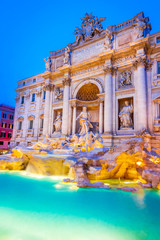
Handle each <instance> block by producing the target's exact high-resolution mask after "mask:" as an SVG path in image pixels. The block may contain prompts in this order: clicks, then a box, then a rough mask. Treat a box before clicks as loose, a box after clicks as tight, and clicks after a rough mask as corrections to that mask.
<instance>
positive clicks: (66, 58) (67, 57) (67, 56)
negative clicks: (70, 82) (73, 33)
mask: <svg viewBox="0 0 160 240" xmlns="http://www.w3.org/2000/svg"><path fill="white" fill-rule="evenodd" d="M70 51H71V50H70V47H69V46H67V47H66V48H65V53H64V64H68V65H70V63H71V62H70V58H71V56H70Z"/></svg>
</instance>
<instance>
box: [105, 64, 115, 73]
mask: <svg viewBox="0 0 160 240" xmlns="http://www.w3.org/2000/svg"><path fill="white" fill-rule="evenodd" d="M103 70H104V72H105V74H110V75H113V74H115V75H116V74H117V70H118V68H117V67H113V66H112V65H110V66H104V69H103Z"/></svg>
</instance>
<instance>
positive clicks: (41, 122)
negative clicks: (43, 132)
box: [40, 118, 44, 128]
mask: <svg viewBox="0 0 160 240" xmlns="http://www.w3.org/2000/svg"><path fill="white" fill-rule="evenodd" d="M43 122H44V120H43V118H42V119H40V128H43Z"/></svg>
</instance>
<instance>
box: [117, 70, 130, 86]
mask: <svg viewBox="0 0 160 240" xmlns="http://www.w3.org/2000/svg"><path fill="white" fill-rule="evenodd" d="M129 85H132V72H131V71H124V72H121V73H120V78H119V88H121V87H125V86H129Z"/></svg>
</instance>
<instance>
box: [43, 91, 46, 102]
mask: <svg viewBox="0 0 160 240" xmlns="http://www.w3.org/2000/svg"><path fill="white" fill-rule="evenodd" d="M43 99H44V100H45V99H46V91H44V92H43Z"/></svg>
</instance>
